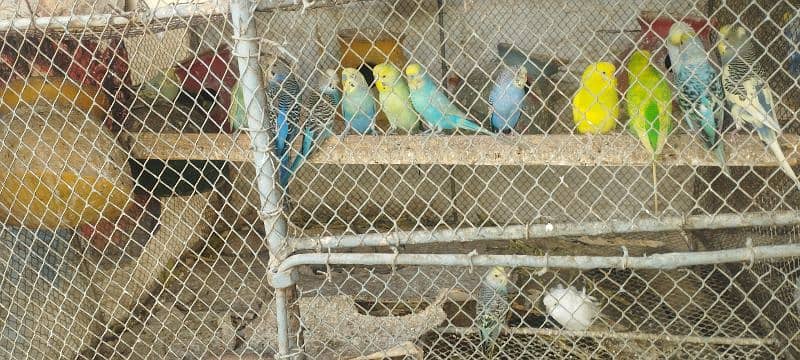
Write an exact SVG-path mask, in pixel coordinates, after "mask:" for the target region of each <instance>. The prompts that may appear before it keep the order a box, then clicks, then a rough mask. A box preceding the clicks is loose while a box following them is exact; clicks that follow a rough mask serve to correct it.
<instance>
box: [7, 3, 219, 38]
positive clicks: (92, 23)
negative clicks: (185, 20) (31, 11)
mask: <svg viewBox="0 0 800 360" xmlns="http://www.w3.org/2000/svg"><path fill="white" fill-rule="evenodd" d="M227 12H228V8H227V7H222V6H220V5H219V3H218V2H207V3H198V4H174V5H167V6H161V7H158V8H156V9H154V10H152V11H150V13H149V14H148V13H144V12H141V13H140V12H133V11H127V12H120V13H119V14H97V15H72V16H44V17H34V18H16V19H11V20H2V21H0V31H7V30H12V29H13V30H18V31H20V32H24V31H26V30H31V29H33V30H48V29H50V30H62V31H86V29H87V28H104V27H107V26H125V25H129V24H138V25H144V22H143V21H144V20H145V19H147V20H157V21H163V20H168V19H171V18H174V17H192V16H209V15H217V14H226V13H227Z"/></svg>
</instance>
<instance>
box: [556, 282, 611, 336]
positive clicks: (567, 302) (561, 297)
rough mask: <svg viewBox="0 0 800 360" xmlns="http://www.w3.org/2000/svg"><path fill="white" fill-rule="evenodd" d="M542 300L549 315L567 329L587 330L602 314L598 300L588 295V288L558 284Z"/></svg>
mask: <svg viewBox="0 0 800 360" xmlns="http://www.w3.org/2000/svg"><path fill="white" fill-rule="evenodd" d="M542 302H543V303H544V307H545V309H546V310H547V315H549V316H550V317H551V318H553V319H554V320H555V321H557V322H558V324H559V325H561V326H562V327H564V329H567V330H572V331H586V330H588V329H589V326H591V325H592V323H593V322H594V320H595V319H596V318H597V316H598V315H599V314H600V309H599V307H598V305H597V303H596V302H597V300H596V299H595V298H594V297H592V296H589V295H587V294H586V289H583V290H582V291H578V289H576V288H575V287H573V286H570V287H568V288H564V285H562V284H558V285H557V286H556V287H551V288H549V289H547V291H546V292H545V293H544V297H543V298H542Z"/></svg>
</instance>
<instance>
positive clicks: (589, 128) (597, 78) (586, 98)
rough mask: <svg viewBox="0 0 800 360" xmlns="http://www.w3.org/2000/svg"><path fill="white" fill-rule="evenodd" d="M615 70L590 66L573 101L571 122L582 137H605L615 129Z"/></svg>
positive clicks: (608, 65)
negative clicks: (586, 135)
mask: <svg viewBox="0 0 800 360" xmlns="http://www.w3.org/2000/svg"><path fill="white" fill-rule="evenodd" d="M616 70H617V68H616V67H615V66H614V65H613V64H611V63H609V62H598V63H594V64H590V65H589V66H587V67H586V69H585V70H584V71H583V75H582V76H581V85H580V88H578V91H577V92H576V93H575V97H573V98H572V120H573V121H574V122H575V126H576V129H577V130H578V132H579V133H581V134H606V133H608V132H610V131H611V130H614V128H615V127H616V126H617V119H618V118H619V93H618V92H617V78H616V77H615V76H614V73H615V72H616Z"/></svg>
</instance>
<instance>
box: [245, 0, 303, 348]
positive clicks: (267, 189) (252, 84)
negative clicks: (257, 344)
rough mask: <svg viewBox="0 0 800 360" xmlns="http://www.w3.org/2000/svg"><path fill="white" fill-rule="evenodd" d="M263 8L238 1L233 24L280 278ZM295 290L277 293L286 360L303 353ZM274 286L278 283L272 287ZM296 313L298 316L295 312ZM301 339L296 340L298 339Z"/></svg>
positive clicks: (282, 235) (272, 262)
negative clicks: (260, 28) (260, 26)
mask: <svg viewBox="0 0 800 360" xmlns="http://www.w3.org/2000/svg"><path fill="white" fill-rule="evenodd" d="M256 5H257V3H256V2H255V1H253V0H233V1H232V2H231V21H232V25H233V39H234V41H235V49H236V52H235V54H234V55H235V56H236V59H237V61H238V65H239V79H240V80H239V81H240V84H241V88H242V93H243V98H244V104H245V106H246V113H247V127H248V132H249V134H250V138H251V143H252V146H253V149H252V150H253V161H254V165H255V168H256V184H257V188H258V193H259V200H260V206H261V209H260V212H259V213H260V215H261V218H262V220H263V221H264V226H265V229H266V231H267V242H268V245H269V251H270V259H269V269H270V274H276V273H277V269H278V265H280V263H281V262H282V261H283V260H284V259H285V258H286V257H287V256H288V255H289V252H290V251H289V248H288V246H287V244H286V240H287V224H286V220H285V218H284V217H283V215H282V213H281V206H280V198H281V192H280V190H278V188H277V187H276V186H275V184H276V181H275V174H276V172H275V169H276V167H275V165H274V164H273V163H272V161H271V160H270V151H271V150H270V147H269V144H270V139H269V136H270V135H269V134H268V132H267V131H266V126H265V120H266V119H267V117H266V116H265V115H266V114H268V111H269V110H268V107H267V98H266V93H265V92H264V85H263V76H262V73H261V67H260V66H259V63H258V58H259V55H260V50H259V38H258V34H257V31H256V23H255V16H254V12H255V9H256ZM291 279H292V277H289V281H290V282H292V284H291V285H288V286H287V285H286V284H284V285H283V286H278V287H277V288H276V289H275V302H276V311H277V313H278V314H277V319H278V321H277V322H278V353H279V354H278V356H276V358H279V357H280V358H286V357H288V356H289V354H291V353H294V352H295V351H293V350H292V349H293V348H295V347H299V346H300V343H301V341H302V340H301V339H302V337H301V335H300V333H299V331H295V330H297V329H299V318H298V317H297V316H290V314H289V312H290V310H289V309H296V308H292V307H290V306H289V304H290V303H292V302H293V299H294V297H295V295H296V294H297V292H296V291H295V287H294V285H293V281H292V280H291ZM271 283H272V284H273V285H274V283H273V282H271ZM292 312H294V311H292ZM293 336H296V338H294V339H293V338H292V337H293Z"/></svg>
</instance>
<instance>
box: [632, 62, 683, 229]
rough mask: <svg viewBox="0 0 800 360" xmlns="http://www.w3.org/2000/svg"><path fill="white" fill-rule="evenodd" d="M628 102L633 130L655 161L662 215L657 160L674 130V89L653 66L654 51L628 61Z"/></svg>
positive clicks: (656, 206)
mask: <svg viewBox="0 0 800 360" xmlns="http://www.w3.org/2000/svg"><path fill="white" fill-rule="evenodd" d="M628 83H629V85H628V92H627V93H626V94H625V100H626V102H627V107H628V116H629V117H630V119H629V121H630V129H631V130H632V131H633V132H634V134H636V136H637V137H638V138H639V140H640V141H641V142H642V144H643V145H644V147H645V148H646V149H647V151H648V152H649V153H650V155H651V156H652V158H653V190H654V192H655V194H654V200H653V202H654V206H653V207H654V208H655V212H656V213H657V212H658V191H657V190H656V188H657V180H656V160H657V158H658V155H659V154H661V150H662V149H663V148H664V144H665V143H666V142H667V136H668V135H669V132H670V130H672V90H670V87H669V83H668V82H667V80H666V79H665V78H664V75H663V74H661V72H660V71H659V70H658V69H657V68H656V67H655V66H653V65H652V64H651V63H650V52H648V51H646V50H635V51H634V52H633V54H632V55H631V58H630V60H628Z"/></svg>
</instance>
